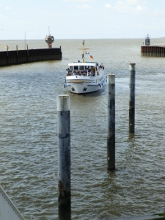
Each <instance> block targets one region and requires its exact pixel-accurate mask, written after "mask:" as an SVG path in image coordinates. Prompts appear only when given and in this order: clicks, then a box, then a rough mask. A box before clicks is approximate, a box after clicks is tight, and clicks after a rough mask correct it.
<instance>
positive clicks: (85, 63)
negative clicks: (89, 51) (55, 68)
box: [68, 62, 98, 67]
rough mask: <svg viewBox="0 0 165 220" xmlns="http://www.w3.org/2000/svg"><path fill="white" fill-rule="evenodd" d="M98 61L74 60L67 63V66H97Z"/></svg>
mask: <svg viewBox="0 0 165 220" xmlns="http://www.w3.org/2000/svg"><path fill="white" fill-rule="evenodd" d="M97 65H98V63H97V62H84V63H80V62H74V63H68V66H95V67H96V66H97Z"/></svg>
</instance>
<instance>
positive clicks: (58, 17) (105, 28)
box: [0, 0, 165, 40]
mask: <svg viewBox="0 0 165 220" xmlns="http://www.w3.org/2000/svg"><path fill="white" fill-rule="evenodd" d="M48 27H50V34H51V35H53V36H54V38H55V39H95V38H96V39H99V38H144V37H145V36H146V35H147V34H150V36H151V38H158V37H165V0H120V1H118V0H5V1H4V0H0V40H8V39H11V40H15V39H25V35H26V39H44V38H45V36H46V35H48V34H49V28H48Z"/></svg>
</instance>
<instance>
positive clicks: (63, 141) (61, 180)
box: [57, 95, 71, 208]
mask: <svg viewBox="0 0 165 220" xmlns="http://www.w3.org/2000/svg"><path fill="white" fill-rule="evenodd" d="M57 113H58V204H59V207H60V208H61V207H64V208H67V207H68V208H69V207H70V205H71V179H70V169H71V165H70V97H69V95H59V96H58V98H57Z"/></svg>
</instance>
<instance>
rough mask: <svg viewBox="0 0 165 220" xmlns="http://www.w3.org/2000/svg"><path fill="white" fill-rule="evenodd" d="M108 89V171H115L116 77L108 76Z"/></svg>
mask: <svg viewBox="0 0 165 220" xmlns="http://www.w3.org/2000/svg"><path fill="white" fill-rule="evenodd" d="M107 87H108V132H107V133H108V134H107V169H108V170H114V169H115V75H114V74H108V75H107Z"/></svg>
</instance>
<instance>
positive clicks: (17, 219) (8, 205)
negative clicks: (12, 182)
mask: <svg viewBox="0 0 165 220" xmlns="http://www.w3.org/2000/svg"><path fill="white" fill-rule="evenodd" d="M0 220H25V219H24V218H23V216H22V215H21V214H20V212H19V211H18V209H17V208H16V207H15V205H14V204H13V202H12V201H11V200H10V198H9V197H8V195H7V194H6V192H5V191H4V189H3V188H2V186H1V185H0Z"/></svg>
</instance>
